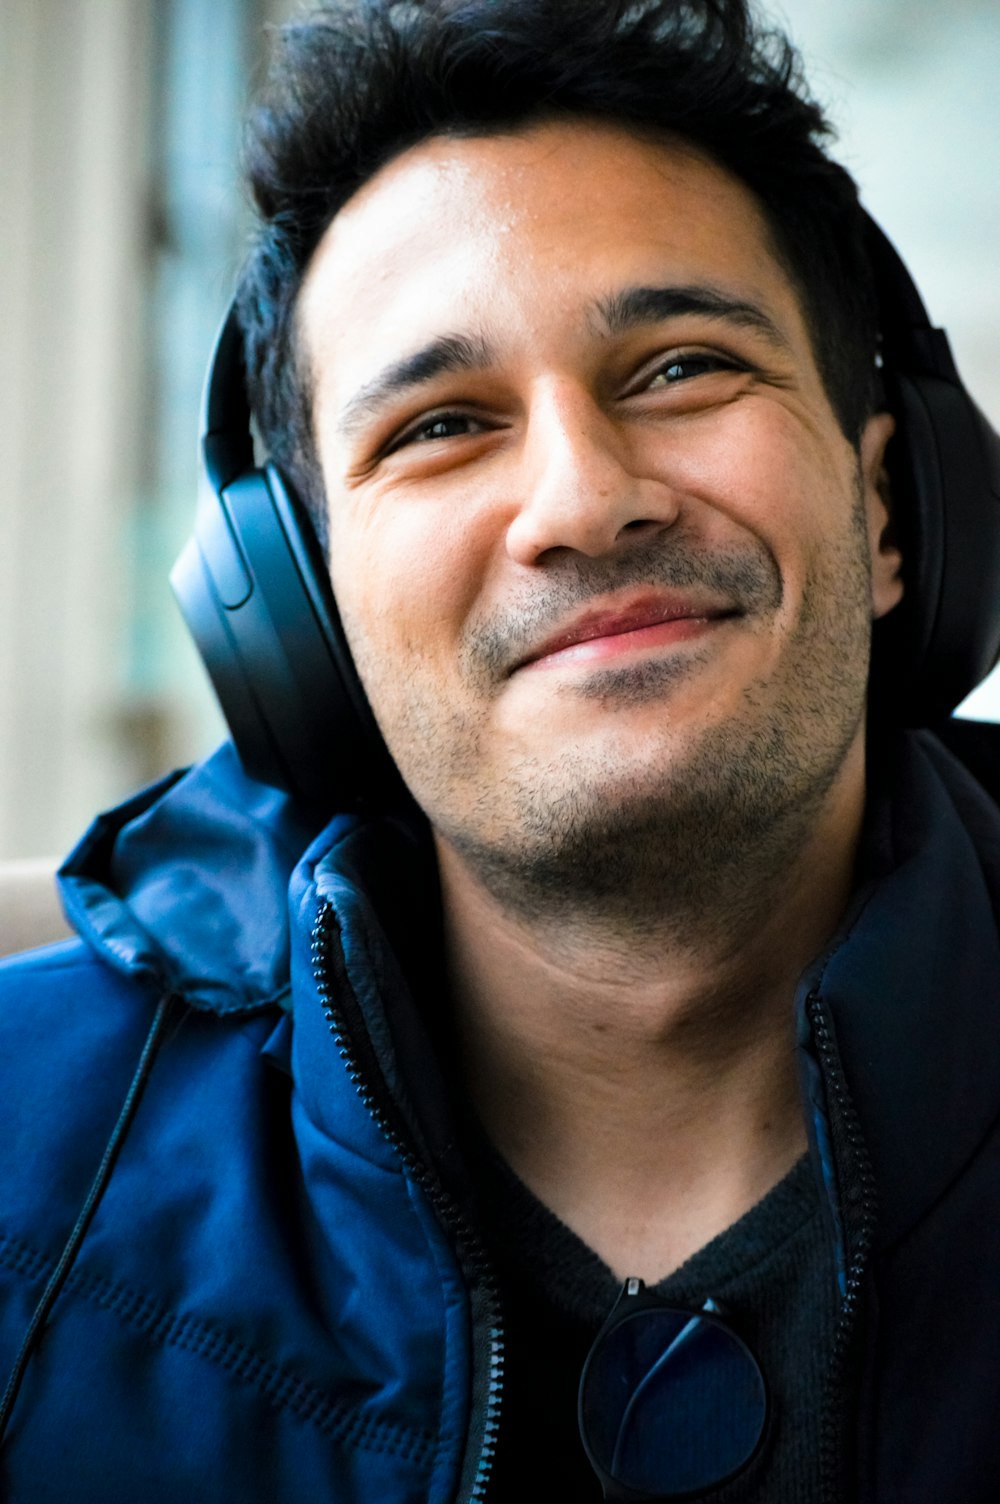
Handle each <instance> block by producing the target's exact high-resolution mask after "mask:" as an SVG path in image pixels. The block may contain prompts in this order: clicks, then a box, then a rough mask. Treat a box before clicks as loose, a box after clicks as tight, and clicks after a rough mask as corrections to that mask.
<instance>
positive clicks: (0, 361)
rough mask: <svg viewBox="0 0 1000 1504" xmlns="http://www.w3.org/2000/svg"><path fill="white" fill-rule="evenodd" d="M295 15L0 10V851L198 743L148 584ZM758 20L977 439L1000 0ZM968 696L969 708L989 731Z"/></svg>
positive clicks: (180, 514)
mask: <svg viewBox="0 0 1000 1504" xmlns="http://www.w3.org/2000/svg"><path fill="white" fill-rule="evenodd" d="M568 3H571V0H568ZM297 8H299V7H298V6H297V5H294V4H293V0H2V3H0V140H2V142H3V150H2V152H0V466H2V479H3V486H2V492H0V860H2V859H5V858H10V857H25V856H36V855H46V854H52V855H55V854H56V853H61V852H63V851H64V850H66V849H67V848H68V846H69V845H70V844H71V843H72V842H73V841H74V840H75V839H76V837H77V836H78V835H79V834H80V833H81V831H82V830H83V829H84V827H85V826H86V824H87V823H88V822H89V820H90V818H91V816H92V815H93V813H94V812H95V811H96V810H98V809H100V808H104V807H107V806H108V805H111V804H113V803H115V802H116V801H118V800H119V799H121V798H122V797H124V796H125V795H127V794H128V793H130V792H131V791H132V790H134V789H135V788H137V787H138V786H140V785H142V784H144V783H147V782H149V781H150V780H151V779H153V778H155V777H157V776H158V775H159V774H160V773H162V772H164V771H166V770H167V769H168V768H170V767H172V766H175V765H176V764H178V763H183V762H188V761H191V760H193V759H194V758H197V757H199V756H201V755H202V754H203V753H205V752H207V751H208V750H210V749H211V747H212V746H214V745H215V743H216V742H217V741H218V740H219V739H220V738H221V736H222V735H223V727H222V722H221V719H220V717H219V715H218V712H217V710H216V708H215V704H214V701H213V699H212V696H211V693H210V691H209V689H208V687H207V683H206V681H205V678H204V674H203V671H202V669H201V667H200V664H199V662H198V660H197V658H196V656H195V653H194V650H193V648H192V647H190V646H189V644H188V641H187V639H186V636H185V633H184V630H183V628H182V626H181V623H180V618H179V616H178V614H177V612H176V609H175V607H174V605H173V600H172V597H171V595H170V592H169V589H168V586H167V575H168V572H169V569H170V566H171V564H172V562H173V560H174V558H175V556H176V554H177V552H178V550H179V549H180V546H181V544H182V543H183V541H184V539H185V537H186V534H187V531H188V528H189V526H190V521H191V517H192V513H193V505H194V498H195V485H196V473H197V472H196V446H195V440H196V433H197V415H198V402H199V394H200V387H201V380H202V374H203V368H204V363H205V359H206V356H207V353H208V350H209V347H210V344H211V339H212V335H213V332H214V329H215V326H216V324H217V321H218V319H219V317H220V314H221V312H222V310H223V309H224V307H225V304H226V301H227V298H228V295H229V292H230V290H231V287H232V283H233V279H234V277H235V274H236V270H237V268H238V266H239V262H240V259H241V253H242V249H243V246H244V245H245V243H246V236H247V230H248V219H249V216H248V212H247V208H246V204H245V202H244V199H243V197H242V194H241V189H240V187H239V182H238V149H239V131H240V120H241V117H242V114H243V112H244V109H245V107H246V103H247V100H248V98H249V97H250V94H251V93H252V90H253V88H254V86H255V84H256V83H257V82H259V79H260V76H261V71H262V65H263V60H264V58H265V55H266V49H267V31H268V28H270V27H273V26H274V25H276V24H279V23H280V22H281V21H282V20H283V19H285V18H286V17H287V16H288V15H289V14H291V13H292V12H293V10H294V9H297ZM767 11H768V13H769V14H770V15H771V16H772V17H773V18H774V19H775V20H776V21H778V22H779V23H781V24H783V25H784V26H786V28H787V29H789V30H790V32H791V34H792V36H793V38H794V39H795V41H796V42H797V43H798V45H799V46H800V47H801V48H802V50H803V52H804V55H805V59H806V63H807V67H808V72H809V76H810V78H811V81H812V86H813V89H814V91H815V92H816V93H817V94H818V95H819V97H820V98H821V99H822V100H823V101H824V102H825V104H826V105H827V107H828V109H829V111H830V113H831V114H832V117H833V119H834V121H835V122H836V124H837V126H838V127H839V130H840V148H839V156H840V158H841V160H843V161H844V162H845V163H846V164H847V166H848V167H850V168H851V170H852V171H853V172H854V173H855V175H856V176H857V178H858V179H859V181H860V182H861V185H862V189H863V191H864V196H865V199H866V201H867V204H868V207H869V208H870V209H871V210H872V211H873V212H874V214H875V216H876V218H877V219H878V220H879V221H880V222H881V223H882V225H883V227H884V228H885V229H886V230H887V231H888V233H889V234H890V236H892V238H893V239H894V240H895V241H896V242H897V244H898V245H899V247H900V248H901V250H902V251H903V254H904V257H905V259H906V260H907V262H908V264H909V266H910V269H911V271H912V272H913V274H914V276H915V277H916V280H917V282H918V285H919V286H920V287H921V289H922V291H923V294H924V298H925V301H926V302H927V304H928V307H929V309H930V312H931V314H932V316H933V318H934V319H935V321H936V322H938V323H940V324H943V325H944V326H945V327H946V328H947V329H948V331H949V333H950V334H951V336H952V342H953V345H954V348H955V351H956V354H957V358H958V362H959V366H960V368H961V370H962V372H963V375H964V377H965V379H966V381H967V383H968V385H969V386H970V388H971V389H972V391H973V393H974V394H975V395H976V397H977V399H978V401H979V403H980V405H981V406H982V407H983V408H984V409H985V410H986V412H987V413H989V415H990V416H991V417H992V419H993V421H994V423H997V424H1000V358H998V357H997V354H996V352H997V350H998V349H1000V276H998V275H997V270H998V259H1000V257H998V251H997V247H998V245H1000V190H998V184H1000V107H998V101H997V97H996V91H997V83H996V79H997V75H998V64H1000V4H998V3H997V0H949V4H948V5H947V6H943V5H941V4H940V0H837V3H836V4H835V5H834V4H831V3H830V0H783V3H782V4H776V3H774V4H769V5H768V6H767ZM993 680H995V681H996V682H993V681H992V680H991V681H987V684H986V685H985V686H984V687H983V688H982V689H980V690H979V691H977V693H976V695H974V696H973V697H972V700H971V701H970V702H967V706H966V709H967V712H968V713H969V714H973V715H976V716H979V717H980V718H989V719H1000V680H997V677H996V676H993Z"/></svg>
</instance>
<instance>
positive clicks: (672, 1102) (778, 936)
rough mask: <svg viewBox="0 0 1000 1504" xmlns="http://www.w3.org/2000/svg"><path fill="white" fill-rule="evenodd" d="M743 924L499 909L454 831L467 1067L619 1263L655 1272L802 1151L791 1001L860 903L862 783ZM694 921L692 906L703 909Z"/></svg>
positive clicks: (517, 1149) (457, 996)
mask: <svg viewBox="0 0 1000 1504" xmlns="http://www.w3.org/2000/svg"><path fill="white" fill-rule="evenodd" d="M835 795H836V797H834V798H832V799H831V801H830V804H829V808H828V811H827V817H826V818H824V819H823V820H822V821H821V822H819V824H817V825H814V826H813V828H812V831H811V833H810V836H809V838H808V839H806V840H805V841H803V843H802V844H801V846H800V848H799V850H798V852H797V854H796V857H795V859H793V860H790V861H787V862H786V863H785V864H784V866H783V868H782V870H776V871H772V872H771V873H769V874H765V873H762V872H761V871H759V870H757V871H755V872H754V873H753V874H752V877H751V876H750V875H748V877H747V881H748V884H749V885H750V888H751V891H750V892H743V893H742V894H741V898H740V902H739V904H738V905H736V906H732V908H731V918H732V924H731V926H729V927H728V928H727V926H726V925H725V924H720V923H719V919H720V915H719V913H717V912H716V913H715V914H713V915H712V922H711V923H710V924H705V925H704V926H699V925H698V924H697V923H696V922H689V923H688V924H687V925H683V924H682V923H680V922H679V919H680V918H682V916H678V915H676V914H673V913H672V912H671V911H670V906H669V898H667V899H665V901H664V902H663V905H662V909H663V913H662V924H661V925H660V926H659V927H656V926H653V925H651V924H650V923H649V921H648V916H646V917H645V918H644V919H643V922H642V923H641V925H640V924H637V925H636V927H635V928H634V929H633V930H632V931H631V932H629V931H628V930H627V929H620V930H619V932H618V933H617V934H612V933H610V932H609V931H608V930H606V929H605V930H599V929H597V928H595V926H594V925H593V923H592V922H590V921H589V920H584V921H582V922H581V923H580V924H579V925H576V926H574V925H573V924H572V923H571V922H569V921H568V919H567V916H566V913H565V910H563V912H562V913H561V914H560V916H559V919H558V921H557V922H547V921H546V919H545V918H544V916H540V917H539V918H538V920H537V921H536V922H534V923H532V922H530V921H528V920H527V919H526V918H525V916H524V914H523V913H516V914H515V913H512V912H511V911H510V910H509V909H505V908H503V907H502V906H501V905H500V904H499V903H498V902H497V900H496V899H495V898H494V897H493V896H492V895H491V894H490V893H489V891H488V890H487V889H486V887H485V886H483V885H482V884H481V883H480V882H478V881H477V880H476V878H475V876H474V875H473V874H471V873H470V872H469V871H468V870H467V869H466V868H465V867H464V865H463V863H462V860H461V858H460V857H459V856H458V855H457V854H456V853H455V852H454V851H453V850H451V849H450V848H449V847H448V846H447V845H446V844H444V843H441V842H439V859H440V865H441V876H442V890H443V896H444V914H445V938H446V951H447V958H448V968H449V978H450V985H451V991H452V996H453V999H454V1004H455V1009H456V1026H457V1030H458V1038H459V1043H460V1049H461V1053H462V1057H463V1064H464V1072H465V1078H466V1081H467V1083H468V1089H469V1091H470V1094H471V1097H472V1100H473V1104H474V1106H475V1108H476V1110H477V1112H478V1113H479V1116H480V1118H481V1120H482V1122H483V1125H484V1127H485V1128H486V1131H487V1133H488V1134H489V1135H490V1137H491V1138H492V1140H493V1142H494V1143H495V1145H496V1147H497V1148H498V1149H499V1150H500V1152H501V1153H502V1154H503V1155H504V1157H505V1158H506V1159H507V1161H508V1163H509V1164H510V1165H511V1166H512V1168H513V1169H514V1170H515V1171H516V1172H517V1174H518V1175H519V1176H520V1177H521V1179H522V1180H523V1181H524V1182H525V1183H526V1184H527V1185H528V1186H529V1188H530V1189H531V1190H532V1191H533V1192H534V1193H535V1194H536V1195H537V1196H538V1197H539V1199H540V1200H542V1201H543V1202H545V1203H546V1204H547V1205H548V1206H549V1207H550V1208H551V1209H552V1210H553V1211H554V1212H555V1213H556V1214H557V1215H558V1216H559V1217H560V1218H561V1219H562V1220H563V1221H564V1222H565V1223H566V1224H567V1225H568V1226H570V1227H571V1228H572V1229H573V1230H574V1231H575V1232H576V1233H577V1234H578V1235H579V1236H580V1237H582V1238H583V1239H584V1241H585V1242H586V1243H587V1244H588V1245H589V1246H590V1247H592V1248H593V1249H595V1251H596V1252H598V1253H599V1254H601V1256H602V1257H603V1258H604V1260H605V1262H606V1263H608V1264H609V1265H610V1267H611V1268H612V1269H614V1270H615V1271H616V1273H618V1274H620V1275H622V1276H624V1275H626V1274H639V1275H642V1276H643V1277H644V1278H646V1279H647V1280H658V1279H660V1278H662V1277H663V1276H664V1275H665V1274H667V1273H669V1272H670V1271H671V1270H672V1269H673V1268H676V1267H677V1266H678V1265H679V1264H680V1263H682V1262H683V1261H684V1259H685V1258H687V1257H688V1256H689V1255H690V1254H691V1253H693V1252H695V1251H696V1250H697V1249H698V1248H699V1247H701V1246H703V1245H704V1244H705V1243H706V1242H707V1241H708V1240H709V1239H710V1238H711V1237H713V1236H715V1235H716V1234H717V1233H719V1232H721V1231H723V1230H724V1228H726V1227H727V1226H729V1225H731V1223H732V1222H734V1221H735V1220H736V1219H737V1218H738V1217H739V1216H740V1215H742V1213H743V1212H744V1211H746V1210H747V1209H748V1208H749V1207H750V1206H751V1205H753V1204H754V1203H755V1202H756V1201H757V1200H759V1199H760V1197H761V1196H762V1195H764V1194H765V1193H766V1192H767V1191H768V1190H769V1189H770V1188H771V1186H773V1185H774V1184H775V1183H776V1182H777V1181H778V1180H779V1179H781V1177H782V1176H783V1175H784V1174H785V1173H786V1172H787V1170H789V1169H790V1168H791V1166H792V1164H794V1162H795V1161H796V1159H798V1158H799V1157H800V1155H801V1154H802V1153H803V1151H804V1149H805V1133H804V1127H803V1118H802V1110H801V1105H800V1100H799V1094H798V1088H797V1073H796V1064H795V1051H794V1019H793V1008H792V1001H793V996H794V992H795V988H796V984H797V982H798V979H799V977H800V975H801V973H802V971H803V970H804V968H805V967H806V965H808V963H809V962H810V960H812V959H813V957H814V956H815V955H816V954H817V953H818V952H819V951H820V950H821V948H822V947H823V945H824V944H825V943H826V942H827V941H828V940H829V938H830V936H831V935H832V934H833V932H834V931H835V929H836V928H837V925H838V923H839V921H840V918H841V916H842V914H843V912H844V909H845V907H846V904H847V901H848V898H849V895H850V885H851V874H852V870H853V859H854V851H855V846H856V841H857V835H858V829H859V827H860V819H861V807H862V799H863V784H862V783H861V782H860V781H859V780H857V779H856V780H855V781H854V785H853V787H852V786H850V785H849V784H848V785H847V786H845V787H844V788H842V789H841V790H839V791H835ZM694 917H695V916H688V920H689V921H692V920H693V919H694Z"/></svg>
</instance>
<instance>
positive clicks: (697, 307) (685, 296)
mask: <svg viewBox="0 0 1000 1504" xmlns="http://www.w3.org/2000/svg"><path fill="white" fill-rule="evenodd" d="M595 309H596V312H597V315H598V317H599V318H600V320H601V322H602V323H603V324H604V325H605V326H606V328H607V330H608V333H609V334H625V333H627V332H628V331H629V330H630V329H635V328H637V327H639V326H641V325H643V324H658V323H660V322H661V321H662V320H663V319H671V318H677V317H678V316H679V315H681V314H692V313H693V314H701V315H703V316H704V317H706V318H713V319H720V318H721V319H725V320H726V321H727V322H728V323H731V324H739V325H742V327H743V328H745V329H755V330H756V331H757V332H758V333H759V334H763V335H764V337H765V339H767V340H768V341H769V343H771V344H772V345H776V346H778V348H779V349H782V350H787V349H788V348H789V343H788V339H787V337H786V335H785V334H784V333H783V332H782V330H781V329H780V328H779V327H778V325H777V324H776V323H775V322H774V320H773V319H772V318H771V316H770V315H769V314H767V313H765V312H764V310H763V308H760V307H759V306H758V305H757V304H756V303H748V302H746V301H745V300H744V299H741V298H734V297H731V296H730V295H729V294H728V293H724V292H719V291H718V290H717V289H716V288H713V287H627V288H625V289H624V291H622V292H616V293H612V294H611V295H610V296H609V297H607V298H601V299H600V300H599V301H598V302H597V303H596V304H595Z"/></svg>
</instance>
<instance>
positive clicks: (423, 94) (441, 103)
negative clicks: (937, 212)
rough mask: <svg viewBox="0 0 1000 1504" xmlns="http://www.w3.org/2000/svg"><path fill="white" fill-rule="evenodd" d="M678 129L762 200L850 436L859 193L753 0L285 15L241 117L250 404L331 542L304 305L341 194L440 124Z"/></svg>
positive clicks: (442, 1) (867, 400) (867, 386)
mask: <svg viewBox="0 0 1000 1504" xmlns="http://www.w3.org/2000/svg"><path fill="white" fill-rule="evenodd" d="M561 116H569V117H574V116H575V117H583V118H588V119H593V120H599V121H607V122H613V123H617V124H619V125H622V126H624V127H626V128H631V129H634V130H635V131H636V132H637V133H640V134H642V135H643V136H647V137H648V136H649V135H650V134H653V135H654V136H663V137H678V136H679V137H682V138H685V139H686V140H687V141H689V142H690V143H692V144H693V145H695V146H696V147H697V148H699V149H700V150H701V151H703V152H704V153H705V154H706V155H707V156H709V157H710V158H712V159H714V161H715V162H717V163H718V164H719V165H720V166H722V167H723V168H725V169H727V170H728V171H729V172H730V173H732V174H733V176H734V177H736V178H738V179H739V180H741V181H742V182H743V183H744V184H745V185H746V186H747V187H748V188H749V189H750V190H751V191H752V192H753V193H754V194H755V195H756V198H757V200H758V202H759V203H760V205H761V207H762V209H763V212H764V215H765V219H766V221H767V224H768V226H769V229H770V232H771V236H772V239H773V242H774V248H775V251H776V253H777V255H778V257H779V259H780V260H781V262H782V264H783V266H784V268H785V270H786V271H787V273H788V275H789V276H790V277H791V279H792V281H793V284H794V285H795V286H796V289H797V291H798V293H799V296H800V298H801V301H802V306H803V311H804V314H805V317H806V321H807V324H808V327H809V330H810V334H811V337H812V342H813V349H814V352H815V356H816V362H817V366H818V368H819V372H820V375H821V377H822V379H823V382H824V385H825V388H826V391H827V395H828V396H829V399H830V402H831V405H832V407H833V409H834V412H835V413H836V415H837V419H838V422H839V424H840V426H841V428H842V429H843V432H844V433H845V435H846V436H847V437H848V439H850V440H851V442H852V443H855V444H856V443H857V442H858V440H859V438H860V434H861V429H862V426H863V424H864V421H865V419H866V418H867V417H868V415H869V413H870V411H871V408H872V404H873V401H874V393H875V389H876V387H875V381H876V375H875V347H876V340H877V324H876V308H875V298H874V292H873V289H872V279H871V271H870V268H869V265H868V261H867V257H866V254H865V249H864V244H863V237H862V214H861V210H860V207H859V204H858V196H857V188H856V185H855V183H854V181H853V179H852V178H851V176H850V174H849V173H847V172H846V171H845V170H844V168H842V167H840V166H839V165H838V164H837V163H835V162H833V161H832V160H831V159H830V158H829V156H828V155H827V154H826V152H825V150H824V144H823V143H824V142H825V141H826V140H827V139H828V138H829V137H830V136H831V135H832V131H831V128H830V126H829V124H828V122H827V120H826V118H825V117H824V114H823V111H822V110H821V108H820V106H819V105H818V104H817V103H816V102H815V101H814V100H813V99H811V98H810V97H809V95H808V93H807V91H806V86H805V83H804V80H803V77H802V72H801V67H800V61H799V57H798V54H797V53H796V51H795V50H794V48H793V47H792V46H791V44H790V42H789V41H788V39H787V38H786V37H785V36H783V35H782V34H781V33H779V32H776V31H773V30H770V29H768V28H765V27H763V26H761V25H759V24H758V23H757V22H756V21H755V19H754V17H753V15H752V14H751V11H750V8H749V5H748V3H747V0H343V3H341V4H338V5H335V6H333V5H331V6H323V7H321V8H319V9H317V10H315V11H313V12H311V13H309V14H307V15H305V16H304V17H303V18H302V19H300V20H298V21H295V22H293V23H292V24H290V25H288V26H286V27H285V28H284V29H283V30H282V31H281V32H280V33H279V46H278V49H277V52H276V54H275V58H274V61H273V64H272V68H271V72H270V77H269V80H268V83H267V85H266V86H265V89H264V92H263V94H262V96H261V98H260V100H259V102H258V104H257V106H256V108H255V110H254V112H253V113H252V115H251V117H250V120H249V122H248V129H247V137H246V145H245V163H246V172H247V178H248V181H249V184H250V187H251V189H252V193H253V197H254V201H255V203H256V207H257V211H258V216H259V228H258V233H257V237H256V241H255V243H254V245H253V248H252V250H251V253H250V256H249V258H248V260H247V263H246V266H245V268H244V272H243V276H242V280H241V285H240V291H239V313H240V319H241V322H242V325H243V330H244V337H245V343H246V354H247V377H248V385H249V390H250V397H251V402H252V405H253V408H254V412H255V415H256V419H257V424H258V427H259V430H260V433H261V436H262V438H263V440H264V442H265V444H266V445H267V447H268V450H269V452H270V454H271V456H272V458H273V459H274V460H275V461H276V462H277V463H278V464H279V465H280V466H281V468H282V469H283V470H284V471H285V472H286V473H287V474H288V476H289V478H290V479H291V481H292V483H293V484H294V485H295V487H296V489H297V490H298V491H299V493H300V495H301V496H302V498H303V501H304V502H305V504H306V507H307V509H308V510H309V512H310V514H311V516H312V519H313V522H314V524H315V526H316V530H317V532H318V534H319V537H320V541H321V543H322V544H323V545H324V546H325V544H326V507H325V499H324V495H323V487H322V481H321V478H320V475H319V467H318V462H317V458H316V449H315V444H314V439H313V434H312V415H311V388H310V380H309V373H308V372H306V371H305V370H303V369H302V368H301V361H300V360H297V356H298V350H297V346H296V339H295V308H296V298H297V294H298V291H299V288H300V286H301V283H302V278H303V275H304V273H305V270H306V267H307V265H308V263H309V260H310V257H311V256H312V253H313V251H314V250H315V248H316V246H317V244H318V242H319V240H320V238H321V237H322V235H323V232H324V231H325V229H326V227H327V226H328V224H329V223H330V220H331V219H332V218H333V216H334V215H335V214H336V213H337V211H338V209H340V208H341V206H342V205H343V204H344V203H345V202H346V201H347V199H348V198H350V197H351V195H352V194H353V193H354V192H355V191H356V190H357V189H358V188H359V187H361V185H362V184H363V183H364V182H366V181H367V180H368V179H369V178H370V177H371V176H372V175H373V174H374V173H376V172H377V171H378V169H379V168H380V167H382V166H383V165H384V164H385V163H386V162H388V161H389V160H390V159H391V158H393V157H394V156H396V155H398V154H399V153H400V152H402V151H405V150H406V149H407V148H408V147H410V146H412V145H415V144H416V143H417V142H419V141H422V140H425V139H426V138H428V137H430V136H434V135H457V136H476V135H491V134H496V133H499V132H503V131H506V130H516V129H519V128H522V127H524V126H527V125H530V124H532V123H535V122H541V121H543V120H548V119H552V118H553V117H556V118H558V117H561Z"/></svg>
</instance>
